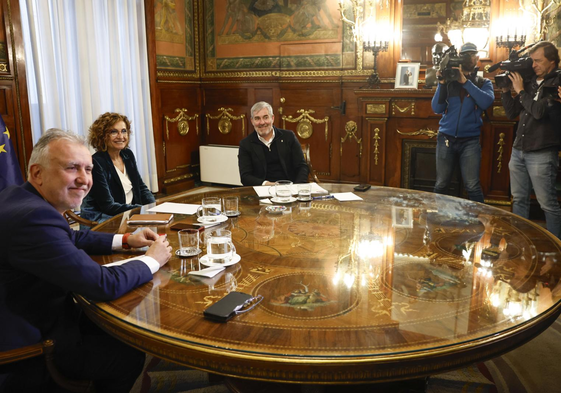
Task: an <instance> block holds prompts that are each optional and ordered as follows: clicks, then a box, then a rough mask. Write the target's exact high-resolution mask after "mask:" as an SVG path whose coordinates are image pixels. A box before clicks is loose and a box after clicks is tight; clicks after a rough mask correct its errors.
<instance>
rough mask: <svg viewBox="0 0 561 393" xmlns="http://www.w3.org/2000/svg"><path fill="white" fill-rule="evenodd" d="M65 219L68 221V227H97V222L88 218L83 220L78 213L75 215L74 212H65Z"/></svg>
mask: <svg viewBox="0 0 561 393" xmlns="http://www.w3.org/2000/svg"><path fill="white" fill-rule="evenodd" d="M64 218H66V221H68V225H72V224H74V223H79V224H82V225H85V226H87V227H90V228H92V227H95V226H96V225H97V221H90V220H88V219H86V218H82V217H80V216H79V215H77V214H76V213H74V211H72V210H66V211H65V212H64Z"/></svg>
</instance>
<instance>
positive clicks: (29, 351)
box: [0, 340, 95, 392]
mask: <svg viewBox="0 0 561 393" xmlns="http://www.w3.org/2000/svg"><path fill="white" fill-rule="evenodd" d="M54 349H55V342H54V340H45V341H43V342H42V343H38V344H34V345H28V346H26V347H23V348H17V349H11V350H9V351H3V352H0V366H1V365H4V364H9V363H14V362H19V361H22V360H25V359H30V358H33V357H36V356H41V355H44V357H45V364H46V365H47V370H48V371H49V374H50V376H51V378H52V379H53V381H54V382H55V383H56V384H57V385H58V386H60V387H62V388H63V389H66V390H68V391H71V392H95V389H94V386H93V382H92V381H75V380H70V379H66V378H65V377H64V376H63V375H62V374H61V373H60V372H59V371H58V370H57V368H56V366H55V364H54V353H53V352H54Z"/></svg>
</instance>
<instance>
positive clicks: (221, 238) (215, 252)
mask: <svg viewBox="0 0 561 393" xmlns="http://www.w3.org/2000/svg"><path fill="white" fill-rule="evenodd" d="M206 253H207V254H206V255H207V258H208V261H209V262H212V263H222V264H223V263H228V262H230V261H231V260H232V258H233V257H234V255H235V254H236V247H235V246H234V243H232V232H231V231H229V230H227V229H217V230H214V231H212V232H211V233H210V236H208V238H207V246H206Z"/></svg>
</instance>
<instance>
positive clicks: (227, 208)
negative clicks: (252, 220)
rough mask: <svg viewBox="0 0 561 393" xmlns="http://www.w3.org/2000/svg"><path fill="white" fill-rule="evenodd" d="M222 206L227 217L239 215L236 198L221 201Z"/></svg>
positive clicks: (229, 197)
mask: <svg viewBox="0 0 561 393" xmlns="http://www.w3.org/2000/svg"><path fill="white" fill-rule="evenodd" d="M222 203H223V204H224V209H223V211H224V214H225V215H227V216H228V217H233V216H237V215H239V214H240V212H239V210H238V197H237V196H227V197H224V198H223V199H222Z"/></svg>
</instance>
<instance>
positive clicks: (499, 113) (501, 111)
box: [493, 106, 506, 117]
mask: <svg viewBox="0 0 561 393" xmlns="http://www.w3.org/2000/svg"><path fill="white" fill-rule="evenodd" d="M493 116H495V117H506V111H505V108H504V107H502V106H493Z"/></svg>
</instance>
